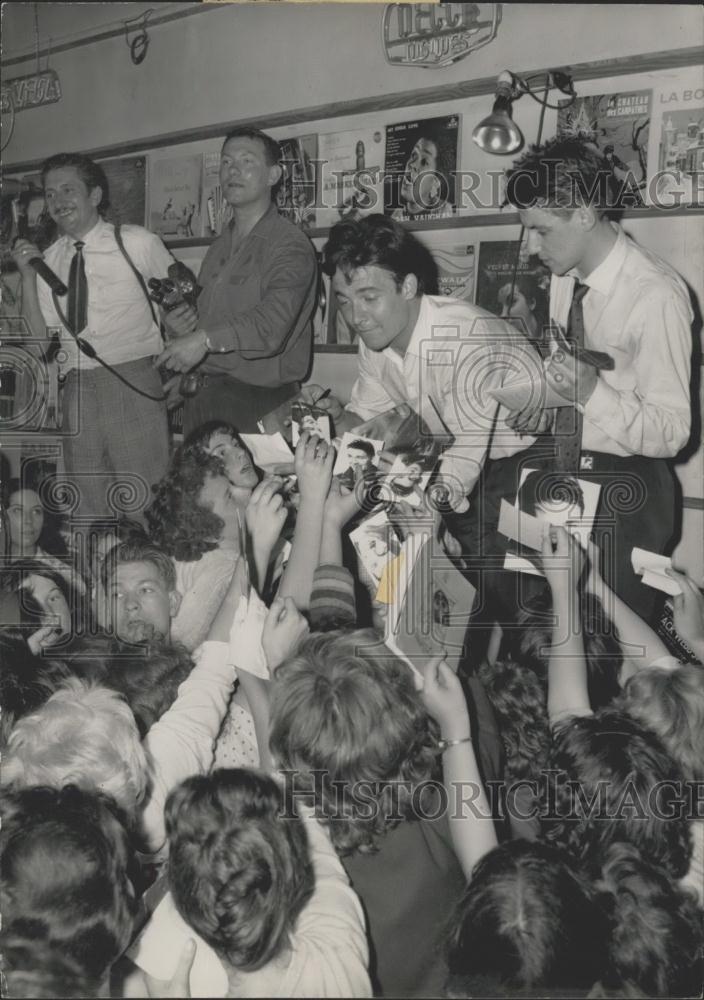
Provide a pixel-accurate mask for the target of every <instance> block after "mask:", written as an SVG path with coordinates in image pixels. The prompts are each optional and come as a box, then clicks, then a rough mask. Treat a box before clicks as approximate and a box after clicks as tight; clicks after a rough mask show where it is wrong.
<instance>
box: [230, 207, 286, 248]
mask: <svg viewBox="0 0 704 1000" xmlns="http://www.w3.org/2000/svg"><path fill="white" fill-rule="evenodd" d="M278 218H279V210H278V208H277V207H276V205H275V203H274V202H273V201H272V202H271V204H270V205H269V207H268V208H267V210H266V212H265V213H264V215H262V217H261V219H259V221H258V222H257V223H256V225H255V226H254V228H253V229H251V230H250V231H249V232H248V233H247V235H246V236H245V240H248V239H249V238H250V237H252V236H254V237H256V238H257V239H266V237H267V234H268V232H269V230H270V229H271V225H272V223H273V222H274V221H275V219H278ZM234 232H235V220H234V219H233V220H232V221H231V222H230V237H231V238H232V236H233V235H234Z"/></svg>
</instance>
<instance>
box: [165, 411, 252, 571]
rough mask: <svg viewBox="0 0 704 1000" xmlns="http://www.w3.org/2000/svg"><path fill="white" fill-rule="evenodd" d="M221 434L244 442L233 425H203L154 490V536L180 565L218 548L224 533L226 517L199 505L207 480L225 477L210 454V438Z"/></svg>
mask: <svg viewBox="0 0 704 1000" xmlns="http://www.w3.org/2000/svg"><path fill="white" fill-rule="evenodd" d="M218 432H221V433H223V434H229V435H230V436H231V437H233V438H235V440H237V441H239V440H240V438H239V434H238V432H237V430H236V429H235V428H234V427H233V426H232V424H228V423H223V422H222V421H219V420H209V421H207V422H206V423H204V424H201V425H200V426H199V427H196V428H194V429H193V430H192V431H191V433H190V434H189V435H188V436H187V437H186V439H185V441H184V442H183V444H182V445H181V446H180V448H178V449H177V450H176V452H175V454H174V457H173V459H172V461H171V467H170V469H169V471H168V472H167V474H166V476H165V477H164V478H163V479H162V480H161V482H160V483H158V484H157V485H156V486H154V487H152V489H153V492H154V500H153V502H152V504H151V506H150V507H149V508H148V509H147V511H146V512H145V516H146V519H147V524H148V525H149V529H150V533H151V536H152V538H153V539H154V541H155V542H156V543H157V545H159V546H160V548H162V549H163V550H164V551H165V552H168V554H169V555H170V556H172V557H173V558H174V559H177V560H178V561H179V562H195V561H196V560H197V559H200V558H201V556H203V555H204V554H205V553H206V552H210V551H211V550H212V549H215V548H217V540H218V539H219V538H220V535H221V534H222V530H223V527H224V524H223V521H222V518H220V517H218V516H217V514H213V512H212V511H210V510H208V509H207V508H206V507H202V506H201V505H200V504H199V503H198V495H199V493H200V491H201V490H202V488H203V486H204V485H205V481H206V479H207V478H208V477H211V476H224V475H225V466H224V464H223V462H222V461H221V460H220V459H219V458H217V457H216V456H215V455H209V454H208V452H207V447H208V442H209V441H210V438H211V437H212V436H213V434H217V433H218ZM240 443H241V442H240ZM243 447H244V446H243Z"/></svg>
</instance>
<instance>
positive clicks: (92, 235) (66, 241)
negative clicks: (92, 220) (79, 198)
mask: <svg viewBox="0 0 704 1000" xmlns="http://www.w3.org/2000/svg"><path fill="white" fill-rule="evenodd" d="M113 230H114V226H112V225H111V224H110V223H109V222H106V221H105V219H98V221H97V222H96V224H95V225H94V226H93V228H92V229H89V230H88V232H87V233H86V234H85V236H83V237H82V242H83V244H84V246H87V247H94V246H97V245H98V243H100V242H101V240H103V239H104V238H105V236H106V235H109V234H110V233H112V232H113ZM61 240H62V242H63V245H64V247H66V248H67V249H70V250H73V246H74V244H75V243H77V242H78V240H76V239H75V237H73V236H68V235H66V234H64V235H63V236H62V237H61Z"/></svg>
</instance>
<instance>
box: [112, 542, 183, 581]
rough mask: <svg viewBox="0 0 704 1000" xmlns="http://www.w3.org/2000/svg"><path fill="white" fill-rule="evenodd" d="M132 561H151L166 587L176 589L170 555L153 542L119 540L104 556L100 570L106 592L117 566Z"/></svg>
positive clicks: (173, 567)
mask: <svg viewBox="0 0 704 1000" xmlns="http://www.w3.org/2000/svg"><path fill="white" fill-rule="evenodd" d="M134 562H146V563H151V564H152V566H154V568H155V569H156V571H157V572H158V574H159V576H160V577H161V579H162V580H163V581H164V585H165V587H166V589H167V590H175V589H176V568H175V566H174V564H173V562H172V561H171V557H170V556H168V555H167V554H166V553H165V552H164V551H163V550H162V549H160V548H158V547H157V546H156V545H154V543H153V542H150V541H145V542H140V541H132V542H121V543H120V544H119V545H116V546H115V547H114V548H112V549H110V551H109V552H108V554H107V556H106V557H105V560H104V562H103V565H102V567H101V570H100V577H101V580H102V584H103V587H104V588H105V591H106V593H107V590H108V587H109V586H110V581H111V580H112V578H113V576H114V574H115V572H116V571H117V567H118V566H121V565H122V564H123V563H134Z"/></svg>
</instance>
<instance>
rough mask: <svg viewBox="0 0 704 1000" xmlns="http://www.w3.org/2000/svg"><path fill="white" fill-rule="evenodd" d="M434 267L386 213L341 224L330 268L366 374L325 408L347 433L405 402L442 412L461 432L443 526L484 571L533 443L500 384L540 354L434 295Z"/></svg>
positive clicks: (450, 456) (467, 308)
mask: <svg viewBox="0 0 704 1000" xmlns="http://www.w3.org/2000/svg"><path fill="white" fill-rule="evenodd" d="M433 267H434V265H433V262H432V258H431V257H430V254H429V252H428V250H427V249H426V248H425V247H424V246H423V245H422V244H421V243H419V241H418V240H417V239H416V238H415V237H414V236H413V235H412V234H411V233H410V232H408V231H407V230H406V229H404V228H403V226H401V225H399V224H398V223H397V222H394V221H393V220H391V219H389V218H387V217H385V216H383V215H369V216H366V217H365V218H362V219H359V220H345V221H343V222H340V223H338V224H337V225H336V226H335V227H334V228H333V229H332V231H331V233H330V239H329V241H328V243H327V244H326V246H325V250H324V262H323V268H324V270H325V271H326V273H327V274H329V275H330V276H331V278H332V294H333V295H334V296H335V299H336V302H337V306H338V309H339V310H340V312H341V313H342V315H343V317H344V319H345V321H346V323H347V324H348V326H349V327H350V329H352V330H353V331H354V333H355V334H356V335H357V336H358V338H359V359H358V376H357V380H356V382H355V384H354V386H353V388H352V394H351V398H350V402H349V404H348V405H347V407H345V408H343V406H342V404H341V403H340V401H339V400H337V399H335V398H334V397H329V398H327V399H324V400H321V401H320V402H319V403H318V405H319V406H320V408H322V409H325V410H327V411H328V412H329V413H330V414H331V416H332V417H333V420H334V422H335V430H336V433H337V434H341V433H342V431H344V430H351V429H352V428H354V427H355V426H357V425H358V424H360V423H362V422H363V421H365V420H368V419H370V418H371V417H374V416H376V415H378V414H380V413H384V412H385V411H387V410H390V409H391V408H393V407H394V406H396V405H398V404H399V403H407V404H410V406H412V407H413V408H414V409H415V411H416V412H417V413H419V414H420V416H422V417H423V418H425V419H426V422H427V423H428V425H429V426H430V427H432V426H433V425H435V426H437V424H438V421H437V415H438V414H439V416H440V417H441V418H442V422H443V423H444V425H445V427H446V428H447V429H448V430H449V431H450V432H451V433H452V435H453V436H454V438H455V441H454V444H453V445H452V447H450V448H449V449H448V450H447V451H446V452H445V453H444V455H443V457H442V462H441V466H440V474H441V477H442V481H443V483H444V485H445V486H446V489H447V495H448V505H449V507H450V508H451V510H448V511H447V513H446V514H445V522H446V525H447V527H448V528H449V530H450V532H451V533H452V534H453V535H454V536H455V537H456V538H457V539H458V540H459V541H460V543H461V545H462V549H463V551H464V553H465V554H466V555H469V556H470V557H472V559H473V567H474V568H476V569H481V566H482V557H483V556H484V555H485V554H486V553H487V552H488V551H489V550H490V549H491V548H492V545H491V539H492V538H493V536H494V535H495V529H496V521H497V519H498V499H499V498H500V496H502V495H504V494H505V495H508V494H509V493H510V490H511V489H513V495H514V496H515V491H516V488H517V485H518V481H517V477H516V468H517V466H518V459H519V458H520V457H521V456H520V454H519V453H523V452H525V450H526V449H528V448H529V446H530V445H531V444H532V443H533V441H534V438H533V437H531V436H530V435H519V434H518V433H517V432H516V431H514V430H513V429H512V428H510V427H508V426H507V424H506V422H505V417H506V416H508V413H509V411H508V410H506V409H505V408H504V407H502V406H499V404H498V403H497V402H496V400H495V399H494V398H493V397H492V396H491V394H490V390H491V389H492V388H497V387H498V386H500V385H501V384H502V381H503V380H504V378H505V377H506V376H507V374H508V375H512V376H515V374H516V370H517V367H518V369H519V370H520V369H524V370H528V371H535V369H536V368H539V367H540V365H541V361H540V357H539V355H538V353H537V352H536V351H535V350H534V349H533V347H532V345H531V344H530V343H529V342H528V340H527V339H526V338H524V337H521V336H520V334H517V332H516V330H515V329H514V327H513V326H511V325H510V324H509V323H508V322H506V320H503V319H500V318H498V317H496V316H493V315H492V314H491V313H488V312H487V311H486V310H484V309H481V308H480V307H479V306H475V305H473V304H472V303H470V302H465V301H464V300H460V299H453V298H447V297H445V296H433V295H427V294H425V289H426V288H427V286H428V283H429V279H430V275H431V273H432V270H433ZM513 456H516V461H512V459H513ZM485 465H486V466H487V473H488V474H487V475H485V476H484V478H483V480H482V482H481V484H480V482H479V481H480V476H481V474H482V470H483V469H484V467H485ZM507 472H508V473H510V474H508V475H505V473H507ZM504 480H505V482H504ZM507 484H509V485H507ZM470 494H471V495H472V499H471V502H470V500H469V499H468V498H469V496H470ZM435 496H437V493H436V494H435Z"/></svg>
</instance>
